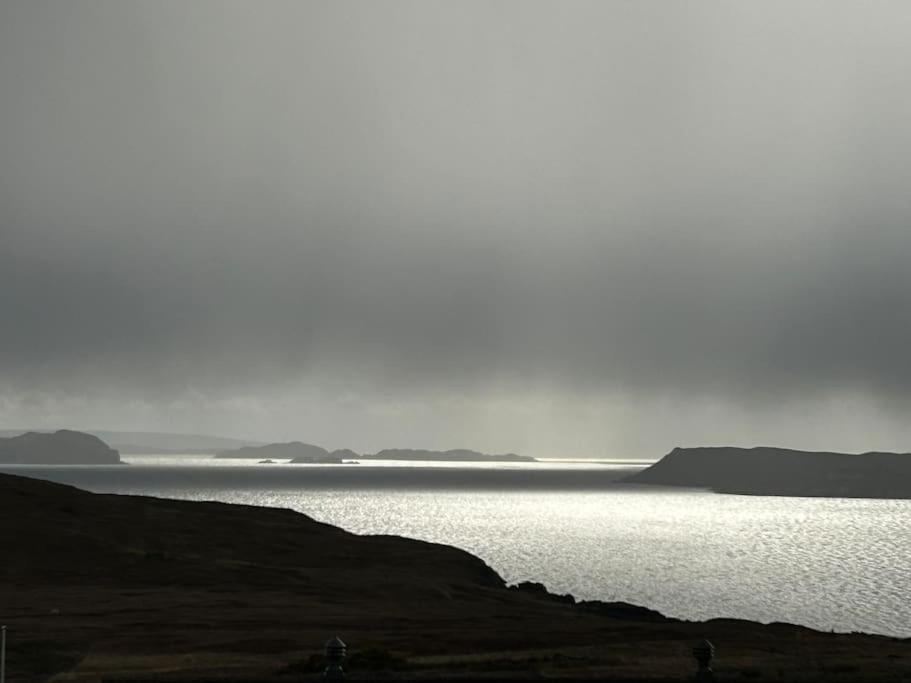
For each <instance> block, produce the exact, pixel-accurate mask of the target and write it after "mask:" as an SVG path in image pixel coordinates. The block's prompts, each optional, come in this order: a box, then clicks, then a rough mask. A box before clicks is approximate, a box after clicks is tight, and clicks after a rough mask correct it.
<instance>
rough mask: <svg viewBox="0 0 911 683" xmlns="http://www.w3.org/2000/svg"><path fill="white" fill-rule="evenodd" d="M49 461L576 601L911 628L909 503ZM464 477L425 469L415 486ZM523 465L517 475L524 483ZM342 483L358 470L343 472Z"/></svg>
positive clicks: (841, 627)
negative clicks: (435, 552)
mask: <svg viewBox="0 0 911 683" xmlns="http://www.w3.org/2000/svg"><path fill="white" fill-rule="evenodd" d="M510 466H512V464H510ZM304 467H306V466H304ZM361 467H363V466H361ZM589 467H590V468H591V466H589ZM527 468H528V466H525V468H524V469H527ZM53 469H55V476H53V477H50V476H49V477H48V478H54V479H57V480H61V481H67V480H73V479H78V481H75V480H73V481H72V483H76V484H77V485H80V486H83V487H85V488H90V489H92V490H106V491H117V492H123V493H140V494H149V495H156V496H160V497H173V498H186V499H191V500H220V501H225V502H233V503H243V504H248V505H265V506H273V507H286V508H291V509H294V510H298V511H300V512H304V513H306V514H308V515H310V516H312V517H314V518H315V519H318V520H320V521H324V522H329V523H331V524H336V525H338V526H341V527H344V528H345V529H348V530H350V531H353V532H356V533H362V534H397V535H402V536H409V537H411V538H418V539H422V540H428V541H434V542H439V543H447V544H450V545H455V546H458V547H460V548H464V549H465V550H468V551H470V552H472V553H474V554H476V555H478V556H480V557H482V558H483V559H484V560H485V561H487V563H488V564H490V565H491V566H492V567H493V568H494V569H495V570H497V571H498V572H499V573H500V574H501V575H502V576H503V577H504V578H505V579H506V580H508V581H510V582H515V581H523V580H533V581H540V582H542V583H544V584H545V585H546V586H547V587H548V588H549V589H551V590H552V591H556V592H560V593H562V592H568V593H572V594H573V595H575V596H576V597H578V598H584V599H601V600H622V601H626V602H631V603H635V604H641V605H645V606H648V607H651V608H654V609H658V610H659V611H661V612H663V613H665V614H668V615H671V616H676V617H681V618H685V619H707V618H712V617H738V618H744V619H753V620H758V621H763V622H769V621H788V622H793V623H800V624H805V625H808V626H812V627H814V628H819V629H824V630H829V629H835V630H838V631H850V630H858V631H868V632H877V633H885V634H890V635H900V636H911V568H909V562H911V560H909V558H911V534H908V531H907V528H908V523H909V521H911V501H898V500H862V499H830V498H773V497H749V496H728V495H718V494H713V493H709V492H703V491H694V490H684V489H663V488H648V487H628V486H622V485H616V484H610V483H605V484H604V485H603V486H601V487H600V488H601V490H591V488H588V489H586V488H583V487H581V486H580V490H572V489H571V486H570V484H569V483H568V482H571V481H572V480H571V478H568V477H570V475H568V474H566V473H565V471H564V473H563V475H561V476H563V477H564V479H563V480H562V481H563V483H562V484H561V485H560V487H558V488H555V489H553V490H550V489H547V488H546V487H536V488H530V489H525V490H523V489H517V488H511V487H509V486H501V485H500V484H497V483H496V481H500V482H501V483H502V481H503V480H502V479H498V480H496V481H495V480H491V481H494V484H495V486H496V487H499V488H491V486H487V485H485V486H483V487H481V488H478V489H476V490H469V489H466V488H465V487H464V486H462V485H460V486H458V487H457V488H448V487H447V486H446V485H445V483H444V481H441V482H439V483H440V485H437V486H433V487H432V489H431V488H420V487H415V486H408V485H403V486H402V487H397V486H396V485H395V481H396V479H397V478H402V477H406V476H408V473H407V472H405V473H402V471H403V470H405V469H407V468H401V469H400V470H385V471H384V472H383V474H382V475H378V476H382V477H384V479H383V482H384V483H383V484H382V486H379V485H378V486H376V487H373V486H370V485H366V484H364V483H363V481H361V482H360V483H359V484H358V485H357V486H356V487H354V488H344V487H339V486H332V485H324V484H325V480H323V481H321V482H320V485H319V486H308V485H306V484H304V483H302V482H301V483H299V484H298V485H296V487H295V488H288V487H281V488H277V487H275V486H274V485H272V484H270V483H269V482H270V481H274V476H275V475H277V474H278V472H274V474H273V475H271V476H268V477H265V476H263V477H259V476H258V473H259V472H262V473H263V475H265V470H270V469H273V468H269V467H263V468H258V469H256V470H250V471H249V475H250V476H249V478H246V477H245V478H244V479H243V483H242V484H240V485H239V484H238V483H237V482H238V477H236V476H233V477H231V481H230V486H228V485H227V484H228V483H229V482H228V481H225V482H222V483H221V484H220V485H218V486H203V485H200V481H199V479H198V478H194V479H193V480H192V483H191V485H190V486H187V485H185V484H183V483H181V482H182V481H183V479H182V478H181V477H180V473H181V468H180V467H179V466H178V467H168V468H159V467H149V468H145V467H131V468H129V469H130V470H131V475H132V476H130V477H128V480H124V481H123V482H122V483H120V484H114V483H112V480H111V479H110V478H107V479H104V478H102V477H101V476H100V470H99V476H98V477H97V480H96V481H93V480H92V479H91V477H92V475H91V474H90V473H89V472H86V471H85V470H82V471H81V472H79V473H78V474H73V470H70V472H69V475H71V476H68V475H67V473H64V472H61V471H60V468H53ZM106 469H108V470H109V468H106ZM164 469H167V470H168V471H169V476H168V477H167V478H165V479H162V478H161V477H160V476H157V477H151V478H150V479H149V482H148V484H144V483H143V481H142V480H143V476H142V471H143V470H148V471H149V472H151V471H158V472H159V473H161V472H162V470H164ZM218 469H221V468H218ZM288 469H293V468H286V467H280V470H288ZM365 469H366V468H365ZM507 469H508V468H507ZM519 469H523V468H522V467H520V468H519ZM109 471H110V470H109ZM183 471H184V472H189V470H183ZM273 471H274V470H273ZM314 471H315V470H314ZM321 471H322V472H328V471H329V470H327V469H323V470H321ZM121 472H123V470H121ZM234 472H235V473H236V474H239V472H238V471H237V470H234ZM23 473H25V472H23ZM457 474H458V473H457V472H456V471H451V472H447V471H445V470H440V469H437V470H434V472H433V473H431V472H428V471H424V472H422V473H420V476H421V477H422V478H421V479H419V480H418V481H420V482H426V481H428V480H427V479H426V477H428V476H434V477H439V478H442V479H443V480H445V479H447V478H449V477H452V478H454V479H457V478H458V477H457ZM523 474H527V473H523V472H519V471H517V472H516V473H515V476H516V477H517V480H519V481H524V480H522V479H520V475H523ZM548 474H549V473H545V472H541V476H548ZM589 474H591V475H594V474H596V472H588V473H587V472H586V471H585V469H584V467H583V468H582V469H581V470H580V471H578V472H577V473H575V474H574V475H573V476H575V477H577V478H578V479H579V482H580V483H582V482H583V481H584V480H585V478H587V477H588V475H589ZM339 476H342V475H339ZM500 476H506V477H509V476H511V475H509V474H507V473H503V474H502V475H498V477H500ZM344 481H345V482H348V483H350V482H351V481H352V480H351V479H350V477H349V476H348V475H345V479H344ZM403 481H404V479H403ZM483 481H487V480H483ZM488 483H490V482H489V481H488ZM345 485H346V486H347V485H348V484H347V483H346V484H345ZM421 485H422V486H423V484H421Z"/></svg>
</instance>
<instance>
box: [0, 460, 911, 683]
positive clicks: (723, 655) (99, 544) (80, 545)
mask: <svg viewBox="0 0 911 683" xmlns="http://www.w3.org/2000/svg"><path fill="white" fill-rule="evenodd" d="M0 538H3V539H4V561H3V562H0V605H2V608H3V620H4V623H5V624H6V625H7V626H8V628H9V634H10V637H9V639H8V643H7V675H8V676H9V679H10V680H14V681H39V680H48V679H50V678H52V677H54V676H57V675H60V677H61V679H66V680H85V681H90V680H91V681H96V680H114V679H117V680H138V679H143V680H150V679H154V680H164V679H168V680H171V679H174V678H177V679H181V680H191V679H193V680H215V679H219V680H221V679H226V678H230V679H232V680H271V681H276V682H279V681H289V682H290V681H299V680H318V679H319V671H320V669H321V666H322V663H323V660H322V657H321V654H320V653H321V650H322V645H323V643H324V642H325V641H326V639H327V638H329V637H331V636H334V635H339V636H341V637H342V639H343V640H345V641H346V642H347V643H348V645H349V659H348V661H347V664H346V668H347V669H348V670H349V672H350V673H351V675H352V677H353V678H354V679H356V680H362V679H364V678H373V677H380V678H382V677H385V678H387V679H388V678H390V677H395V678H397V679H401V678H419V679H429V678H451V677H455V676H457V677H459V678H463V679H464V678H472V677H488V678H489V677H490V676H492V675H496V677H497V678H542V677H543V678H569V679H578V678H597V679H599V680H652V681H654V680H691V678H692V675H693V671H694V669H695V665H694V662H693V659H692V654H691V648H692V646H693V644H694V643H695V642H698V641H699V640H701V639H702V638H708V639H709V640H711V641H712V642H713V643H714V644H715V646H716V648H717V658H716V663H715V670H716V672H717V674H718V675H719V677H720V678H722V679H723V680H745V678H750V679H760V680H765V679H766V678H774V679H775V680H780V679H781V676H780V672H782V671H783V672H786V673H787V674H788V675H787V676H786V678H787V680H792V679H793V680H800V681H807V680H826V681H841V680H854V679H855V678H856V677H855V676H854V674H856V673H860V672H862V673H863V678H864V680H870V681H872V680H883V681H887V680H889V681H892V680H908V679H909V678H911V657H908V651H907V650H908V644H907V642H905V641H902V640H899V639H894V638H887V637H883V636H870V635H863V634H834V633H821V632H818V631H813V630H811V629H807V628H803V627H799V626H791V625H787V624H770V625H761V624H757V623H753V622H749V621H741V620H734V619H716V620H712V621H707V622H699V623H697V622H681V621H677V620H674V619H669V618H667V617H664V616H662V615H661V614H659V613H657V612H654V611H652V610H648V609H645V608H641V607H636V606H633V605H629V604H625V603H605V602H578V601H576V600H575V599H573V597H572V596H568V595H554V594H552V593H549V592H548V591H547V590H546V589H545V588H544V587H543V586H541V585H540V584H533V583H524V584H520V585H519V586H513V587H510V586H507V585H506V583H505V582H504V581H503V579H502V578H501V577H500V576H499V575H498V574H497V573H496V572H494V571H493V570H492V569H491V568H490V567H488V566H487V565H486V564H485V563H484V562H483V561H481V560H480V559H478V558H477V557H474V556H472V555H470V554H469V553H467V552H464V551H461V550H457V549H455V548H451V547H448V546H444V545H437V544H433V543H425V542H422V541H416V540H410V539H405V538H399V537H395V536H359V535H355V534H352V533H348V532H346V531H343V530H342V529H339V528H336V527H333V526H329V525H327V524H322V523H319V522H316V521H314V520H313V519H311V518H309V517H307V516H305V515H302V514H298V513H296V512H292V511H290V510H279V509H273V508H259V507H248V506H242V505H226V504H223V503H214V502H190V501H177V500H165V499H158V498H146V497H140V496H120V495H109V494H92V493H87V492H85V491H81V490H79V489H76V488H72V487H70V486H63V485H60V484H52V483H50V482H44V481H38V480H35V479H28V478H25V477H18V476H12V475H7V474H0ZM390 672H393V673H390ZM842 674H844V675H842Z"/></svg>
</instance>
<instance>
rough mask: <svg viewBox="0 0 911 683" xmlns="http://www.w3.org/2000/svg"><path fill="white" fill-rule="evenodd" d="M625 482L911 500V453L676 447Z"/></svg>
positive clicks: (769, 493) (757, 492)
mask: <svg viewBox="0 0 911 683" xmlns="http://www.w3.org/2000/svg"><path fill="white" fill-rule="evenodd" d="M623 481H624V482H627V483H634V484H659V485H662V486H691V487H699V488H709V489H712V490H713V491H717V492H719V493H739V494H751V495H760V496H826V497H845V498H911V454H906V453H880V452H870V453H860V454H848V453H829V452H821V451H797V450H791V449H788V448H769V447H758V448H732V447H713V448H675V449H674V450H672V451H671V452H670V453H668V454H667V455H666V456H664V457H663V458H662V459H661V460H659V461H658V462H656V463H655V464H654V465H652V466H651V467H648V468H646V469H644V470H642V471H641V472H637V473H635V474H633V475H631V476H628V477H626V478H625V479H624V480H623Z"/></svg>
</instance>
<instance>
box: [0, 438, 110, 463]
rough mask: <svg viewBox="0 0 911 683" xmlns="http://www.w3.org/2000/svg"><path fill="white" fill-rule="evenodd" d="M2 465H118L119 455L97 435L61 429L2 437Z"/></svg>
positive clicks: (0, 451) (0, 439) (0, 442)
mask: <svg viewBox="0 0 911 683" xmlns="http://www.w3.org/2000/svg"><path fill="white" fill-rule="evenodd" d="M0 463H3V464H20V465H117V464H119V463H120V454H119V453H118V452H117V451H115V450H114V449H113V448H111V447H110V446H108V445H107V444H106V443H105V442H104V441H102V440H101V439H99V438H98V437H97V436H93V435H91V434H85V433H84V432H74V431H71V430H69V429H61V430H59V431H56V432H52V433H51V432H26V433H25V434H20V435H19V436H12V437H10V438H7V439H2V438H0Z"/></svg>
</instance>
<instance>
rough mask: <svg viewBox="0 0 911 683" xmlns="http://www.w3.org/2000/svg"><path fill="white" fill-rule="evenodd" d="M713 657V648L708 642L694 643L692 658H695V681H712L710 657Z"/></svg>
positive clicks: (712, 673)
mask: <svg viewBox="0 0 911 683" xmlns="http://www.w3.org/2000/svg"><path fill="white" fill-rule="evenodd" d="M714 656H715V646H714V645H712V644H711V643H710V642H709V641H707V640H703V641H701V642H699V643H696V646H695V647H694V648H693V657H695V658H696V664H697V666H698V668H697V669H696V680H697V681H700V683H702V682H704V681H714V680H715V672H714V671H712V657H714Z"/></svg>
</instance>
